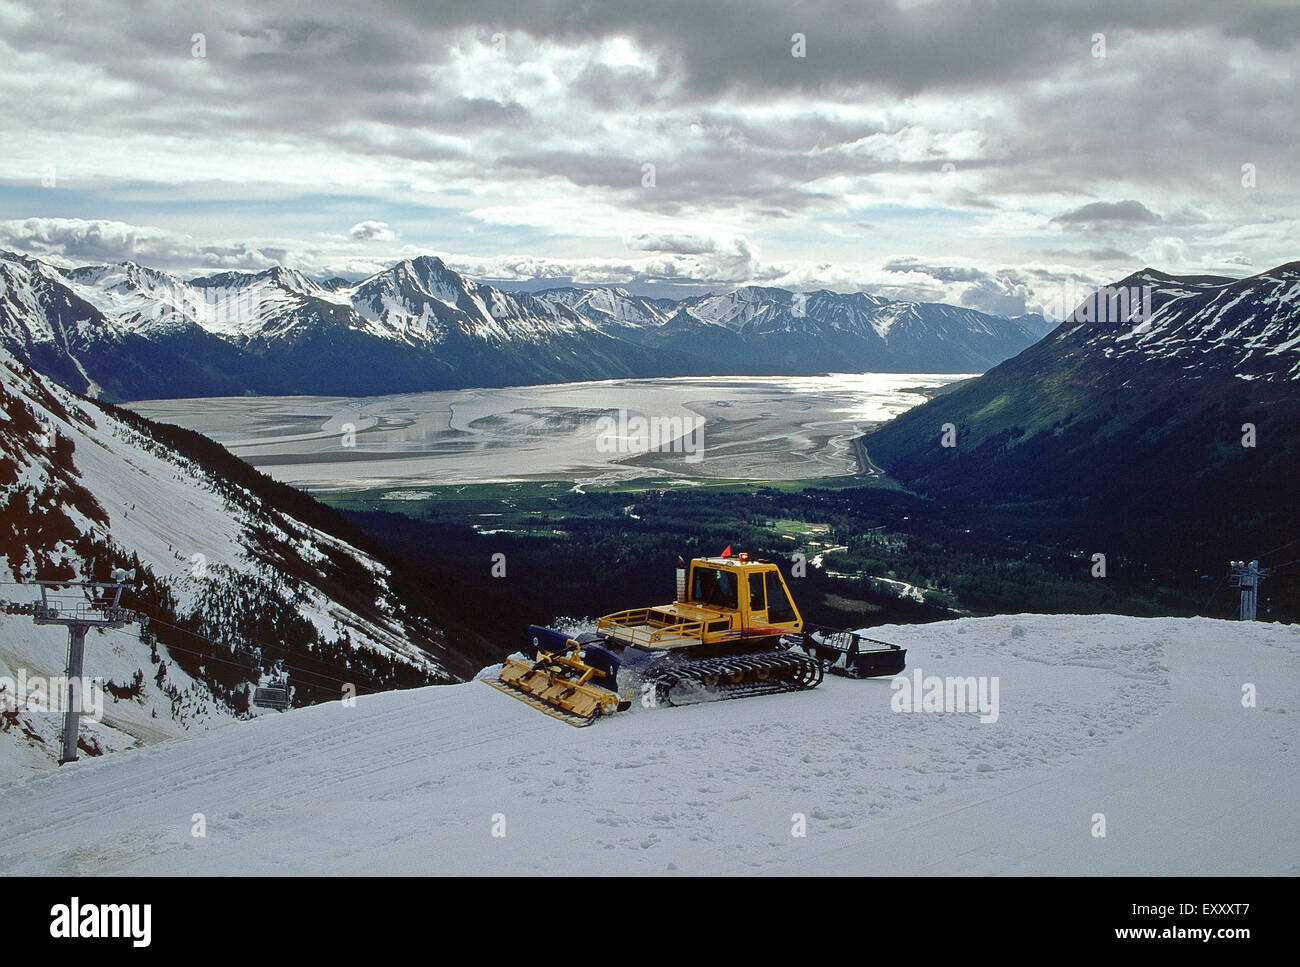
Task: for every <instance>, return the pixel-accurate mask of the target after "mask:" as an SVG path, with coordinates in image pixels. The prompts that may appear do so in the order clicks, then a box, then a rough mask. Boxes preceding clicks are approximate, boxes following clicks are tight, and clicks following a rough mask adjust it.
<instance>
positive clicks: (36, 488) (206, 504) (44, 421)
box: [0, 349, 482, 768]
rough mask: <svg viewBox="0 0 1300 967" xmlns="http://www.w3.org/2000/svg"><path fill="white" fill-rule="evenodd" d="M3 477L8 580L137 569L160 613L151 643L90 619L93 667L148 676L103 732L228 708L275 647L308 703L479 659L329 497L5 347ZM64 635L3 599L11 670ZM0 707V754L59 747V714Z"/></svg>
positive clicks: (15, 757)
mask: <svg viewBox="0 0 1300 967" xmlns="http://www.w3.org/2000/svg"><path fill="white" fill-rule="evenodd" d="M0 492H2V493H3V511H2V512H0V599H5V600H11V601H20V602H21V601H32V600H35V599H36V598H37V596H38V594H37V591H36V589H35V588H33V587H32V586H31V585H30V584H28V583H27V582H30V581H32V580H36V579H42V580H43V579H50V580H58V579H68V580H77V579H90V578H94V579H101V580H102V579H103V578H104V577H105V576H106V575H107V573H108V571H109V570H110V569H111V568H112V567H115V566H121V567H126V568H135V569H137V570H138V571H139V572H140V575H141V577H140V587H139V589H138V590H137V591H135V592H128V594H127V595H126V596H125V597H124V599H123V604H124V605H125V606H127V607H132V608H136V609H139V610H141V611H143V612H145V613H146V614H148V615H150V616H151V618H152V619H153V620H151V622H150V625H149V631H150V632H152V634H153V635H154V636H155V637H156V641H157V648H158V655H157V657H156V658H155V657H154V655H153V653H152V649H151V647H150V644H148V643H146V642H145V641H142V640H140V637H139V629H138V628H136V627H131V628H129V629H128V630H126V631H122V632H112V633H107V634H102V635H92V636H91V640H90V641H89V642H88V648H87V651H88V658H87V674H88V675H100V674H103V675H106V676H108V677H114V678H115V680H116V682H117V684H118V685H119V686H124V687H129V686H128V683H129V682H130V681H131V679H132V678H134V677H136V676H135V674H134V673H135V672H137V671H138V672H140V673H141V674H140V676H139V678H140V679H141V681H142V684H143V690H142V691H138V692H137V693H136V694H135V695H132V696H130V697H129V698H128V699H127V700H126V701H124V702H122V703H120V704H121V705H122V706H123V708H121V709H120V710H118V711H117V712H112V713H111V714H110V716H109V717H108V718H107V719H106V720H105V722H104V723H101V724H100V725H89V726H88V729H87V735H86V742H87V743H88V745H87V747H88V748H90V749H91V750H92V752H93V751H100V750H103V749H112V748H120V747H122V746H124V745H130V744H132V743H133V742H135V741H142V740H144V739H145V738H147V737H150V736H153V737H156V736H157V735H158V734H160V733H161V734H169V733H175V732H176V731H177V730H178V729H183V728H186V727H188V726H189V725H191V724H198V725H201V724H202V723H203V722H208V723H212V722H220V721H223V720H229V718H230V717H231V716H233V715H235V714H239V713H242V712H244V711H246V710H247V700H248V688H249V686H250V684H252V683H255V682H256V681H257V680H258V678H259V676H260V675H262V674H264V673H269V672H271V671H273V670H275V669H276V668H280V667H290V668H291V671H290V675H291V678H292V679H293V680H294V687H295V691H296V696H295V699H296V701H297V702H299V703H302V702H310V701H320V700H322V699H325V698H335V697H338V695H339V694H340V691H341V689H342V688H343V686H344V685H345V684H346V683H352V684H354V685H355V687H356V690H357V691H358V692H361V693H365V692H371V691H376V690H380V689H383V688H392V687H401V686H410V685H418V684H428V683H431V682H439V681H455V680H458V679H460V678H463V677H465V676H467V675H468V674H470V673H472V671H473V670H474V669H475V668H477V667H478V666H479V664H481V650H482V642H481V641H480V640H478V639H477V638H476V637H474V636H472V635H469V634H465V633H460V632H458V631H454V630H453V631H448V630H446V629H447V627H449V626H448V625H446V624H445V623H444V622H442V621H441V619H440V618H439V616H438V615H436V614H435V613H434V610H433V609H432V608H431V607H430V606H429V605H428V604H427V602H426V600H425V598H424V595H423V592H422V591H421V589H420V587H419V586H418V584H415V583H413V582H412V581H410V580H408V579H407V578H406V577H404V576H403V574H402V573H401V571H400V568H398V567H397V566H395V562H393V561H391V560H390V559H389V558H387V557H386V556H384V555H383V554H382V552H379V551H377V550H375V549H373V548H372V547H370V544H369V542H368V541H367V540H366V539H365V538H364V536H362V535H361V534H360V533H359V532H355V531H354V530H353V529H352V528H350V527H349V526H348V525H347V524H346V522H344V521H343V520H342V519H341V518H340V517H338V516H337V515H336V514H334V513H333V512H332V511H331V510H329V509H328V508H326V507H324V506H322V505H320V504H317V503H316V502H315V501H313V500H312V499H311V498H309V497H307V496H306V495H304V494H302V493H299V492H298V491H295V490H292V489H291V488H288V487H285V486H283V485H280V484H276V483H275V482H273V481H271V480H270V479H269V478H266V477H263V476H262V475H261V474H259V473H257V472H256V471H254V470H253V469H252V468H251V467H248V466H247V465H246V464H244V463H242V462H241V461H239V460H237V459H235V458H234V457H232V456H231V455H230V454H229V453H228V452H226V451H225V450H223V449H222V448H221V447H219V446H217V445H216V444H214V443H212V442H211V441H209V440H207V439H205V438H203V437H201V436H198V435H197V434H194V433H190V432H189V431H185V430H180V429H178V428H176V427H165V426H160V425H157V424H153V423H150V422H149V421H147V420H145V419H143V418H141V417H138V416H135V415H134V414H131V413H128V412H126V411H123V410H118V409H116V408H113V407H106V406H104V405H102V404H98V403H94V402H91V401H89V400H86V399H82V398H79V397H77V396H74V395H73V394H72V393H70V392H68V391H67V390H66V389H64V388H62V387H60V386H58V385H57V384H55V383H54V382H53V381H52V380H50V379H48V378H46V377H43V376H41V375H40V374H38V373H36V372H35V371H34V370H32V369H31V368H30V367H28V366H26V365H24V364H23V363H21V362H20V361H18V360H17V359H15V358H14V357H13V356H12V355H11V354H10V353H9V352H7V351H6V350H3V349H0ZM65 597H66V594H65ZM450 627H452V628H453V629H454V627H455V626H454V625H452V626H450ZM66 650H67V639H66V634H65V633H64V632H63V630H62V629H59V628H39V629H38V628H36V627H34V626H33V624H32V621H31V619H30V618H28V617H24V616H18V615H14V616H0V679H2V678H6V677H8V678H15V677H16V676H17V675H18V674H19V673H20V672H24V673H25V675H26V676H27V677H32V676H34V675H36V676H46V677H49V676H54V675H60V674H62V669H63V660H64V657H65V655H66ZM162 668H165V669H166V670H165V671H161V672H160V669H162ZM8 698H10V699H12V698H13V696H8ZM4 704H5V702H4V701H3V699H0V705H4ZM110 711H111V710H110ZM154 712H157V713H158V719H161V720H162V721H161V722H159V721H158V719H155V718H154V716H153V715H152V713H154ZM2 718H3V721H0V748H2V749H3V754H2V755H0V758H2V759H5V760H6V761H7V762H9V761H13V762H18V763H20V764H21V766H22V767H23V768H26V767H33V768H35V767H41V766H48V765H50V764H52V759H51V756H52V755H54V754H56V753H57V748H56V746H57V743H56V742H54V741H53V736H54V735H55V734H56V732H57V728H58V722H57V719H58V717H57V716H55V715H53V714H50V713H47V712H42V711H41V710H40V709H32V708H21V709H18V710H16V711H14V714H5V715H4V716H3V717H2ZM115 722H116V723H117V724H116V725H115V724H114V723H115ZM11 753H12V755H11Z"/></svg>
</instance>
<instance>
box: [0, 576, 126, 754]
mask: <svg viewBox="0 0 1300 967" xmlns="http://www.w3.org/2000/svg"><path fill="white" fill-rule="evenodd" d="M134 580H135V571H134V570H130V571H125V570H122V569H121V568H114V569H113V573H112V580H109V581H35V582H33V583H34V584H36V585H38V586H39V587H40V589H41V600H40V601H39V602H36V601H32V602H21V603H19V602H5V603H4V609H3V610H4V611H5V612H7V613H9V614H26V615H30V616H31V618H32V620H33V621H35V622H36V624H38V625H63V626H64V627H66V628H67V629H68V672H67V681H66V683H65V684H66V688H67V694H66V699H67V705H66V708H65V710H64V717H63V754H62V756H60V758H59V765H64V764H65V763H68V762H76V761H77V730H78V728H79V727H80V724H81V705H82V700H83V697H82V695H81V694H80V693H81V691H82V688H81V676H82V670H83V668H84V666H85V657H86V632H87V631H89V630H90V629H91V628H122V627H125V626H126V625H129V624H135V623H137V622H139V623H141V624H143V623H145V622H147V621H148V620H149V619H148V618H147V617H146V616H145V615H142V614H140V613H139V612H137V611H132V610H131V609H130V608H123V607H122V606H121V600H122V591H123V590H125V589H126V588H129V587H131V586H132V585H131V582H132V581H134ZM71 587H79V588H81V589H82V591H83V592H84V594H85V598H86V600H85V602H84V603H83V602H80V601H78V602H76V603H74V604H72V605H71V606H67V605H65V604H63V603H62V602H60V601H58V600H57V599H56V600H51V599H50V596H49V589H50V588H71Z"/></svg>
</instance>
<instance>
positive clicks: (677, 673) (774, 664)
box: [650, 651, 825, 706]
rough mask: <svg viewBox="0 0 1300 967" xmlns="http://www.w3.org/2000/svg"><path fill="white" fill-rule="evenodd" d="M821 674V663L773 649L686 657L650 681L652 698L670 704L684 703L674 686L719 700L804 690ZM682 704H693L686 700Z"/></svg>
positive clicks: (822, 673)
mask: <svg viewBox="0 0 1300 967" xmlns="http://www.w3.org/2000/svg"><path fill="white" fill-rule="evenodd" d="M824 675H825V670H824V669H823V668H822V666H821V662H818V661H816V660H814V659H812V658H809V657H807V656H806V655H801V654H797V653H794V652H789V651H776V652H763V653H760V654H754V655H731V656H728V657H726V658H694V659H688V660H687V661H684V662H681V663H679V664H674V665H672V666H670V667H668V668H665V669H663V670H661V671H658V672H656V673H655V674H654V675H652V676H651V679H650V680H651V681H652V682H653V683H654V686H655V701H656V702H662V703H663V704H665V705H668V706H672V705H675V704H683V703H678V702H674V701H673V698H672V691H673V689H674V688H677V687H678V686H681V685H685V686H686V688H687V690H688V692H689V693H694V694H698V695H702V696H704V697H703V698H702V699H700V701H722V700H725V699H732V698H750V697H751V696H755V695H778V694H780V693H782V692H801V691H807V690H808V689H810V688H816V687H817V686H818V685H820V684H821V682H822V678H823V676H824ZM684 704H695V703H694V702H691V701H689V699H688V700H687V702H686V703H684Z"/></svg>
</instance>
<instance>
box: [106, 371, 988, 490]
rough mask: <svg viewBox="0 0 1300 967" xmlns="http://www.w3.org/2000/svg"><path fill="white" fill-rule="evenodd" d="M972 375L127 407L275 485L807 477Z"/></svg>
mask: <svg viewBox="0 0 1300 967" xmlns="http://www.w3.org/2000/svg"><path fill="white" fill-rule="evenodd" d="M965 378H967V377H966V376H962V375H953V374H907V373H855V374H832V375H828V376H784V377H767V376H764V377H744V376H722V377H691V378H667V379H627V380H602V381H599V382H588V383H563V384H555V385H546V386H524V387H505V388H497V389H470V390H449V391H445V392H435V393H408V394H400V395H394V396H371V397H364V398H355V399H348V398H341V397H325V396H280V397H223V398H211V399H185V400H151V401H144V402H137V403H132V404H130V408H131V409H133V410H135V411H136V412H138V413H140V414H141V415H143V416H146V417H148V418H150V419H153V420H158V421H160V422H164V423H175V424H177V425H180V426H183V427H187V428H189V429H192V430H196V431H198V432H199V433H203V434H204V435H206V436H209V437H211V438H212V439H214V440H216V441H217V442H219V443H221V444H222V445H224V446H225V447H226V448H227V449H229V450H230V451H232V452H233V453H235V454H236V455H237V456H239V457H240V458H242V459H244V460H246V461H248V462H249V463H251V464H253V465H254V466H256V467H258V468H260V469H261V470H263V472H265V473H268V474H270V475H271V476H272V477H275V478H276V479H277V480H280V481H283V482H284V483H288V484H292V485H294V486H297V487H303V488H305V489H308V490H312V491H339V490H359V489H366V488H377V487H386V488H403V487H418V486H420V485H429V486H435V485H437V486H443V485H448V484H451V485H459V484H466V483H488V482H509V481H538V480H544V481H552V480H562V481H570V482H572V483H573V484H575V485H579V486H583V485H593V486H599V485H601V484H609V483H616V482H618V481H622V480H631V479H663V480H664V481H665V482H671V481H673V480H676V481H678V482H680V483H687V482H691V481H697V480H802V479H809V478H818V477H834V476H841V475H846V474H852V473H856V472H858V470H859V467H858V461H857V458H856V456H855V454H854V449H853V446H852V440H853V437H855V436H856V435H858V434H860V433H862V432H863V431H864V430H865V429H867V428H868V427H869V426H871V425H873V424H875V423H879V422H882V421H884V420H888V419H890V418H892V417H894V416H897V415H898V414H899V413H902V412H903V411H905V410H907V409H910V408H911V407H913V406H916V405H917V404H919V403H921V402H923V401H924V400H925V399H926V397H927V395H928V394H929V392H930V391H933V390H934V389H936V388H938V387H941V386H944V385H946V384H948V383H951V382H954V381H956V380H959V379H965ZM638 421H640V422H638ZM646 428H649V429H650V430H651V431H652V433H651V434H649V435H647V434H646V433H644V432H643V431H644V430H645V429H646ZM648 442H653V443H654V445H655V447H656V449H647V447H646V444H647V443H648Z"/></svg>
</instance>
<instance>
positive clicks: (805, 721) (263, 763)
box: [0, 615, 1300, 877]
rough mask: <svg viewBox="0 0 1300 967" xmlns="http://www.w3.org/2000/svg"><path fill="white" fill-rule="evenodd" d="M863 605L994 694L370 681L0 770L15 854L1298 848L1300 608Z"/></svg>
mask: <svg viewBox="0 0 1300 967" xmlns="http://www.w3.org/2000/svg"><path fill="white" fill-rule="evenodd" d="M870 633H871V634H872V635H873V636H874V637H879V638H883V639H885V640H889V641H894V642H896V643H898V644H899V645H902V646H903V647H905V648H907V650H908V664H909V668H908V670H907V671H906V672H905V673H904V676H903V678H902V682H903V684H905V685H906V686H907V688H908V690H909V691H911V690H912V688H913V687H914V686H913V683H914V681H915V679H914V677H913V676H915V675H916V674H918V673H919V674H921V675H923V676H925V677H926V678H932V679H934V680H937V681H939V682H940V683H941V684H942V683H944V682H945V681H947V680H948V679H954V680H963V679H966V678H967V677H971V676H976V677H978V678H980V679H982V680H984V681H986V682H989V683H990V684H991V683H992V682H993V681H996V682H998V683H999V688H998V702H997V704H998V715H997V717H996V720H995V721H988V719H989V718H991V716H981V715H980V714H978V713H977V712H974V711H965V712H963V711H959V710H955V709H953V710H949V711H919V710H918V711H908V710H905V709H903V708H901V706H900V703H897V702H896V698H897V697H898V696H899V695H900V694H901V693H900V690H899V689H898V688H896V687H895V686H894V684H893V682H891V681H890V680H887V679H879V680H869V681H850V680H847V679H842V678H835V677H828V678H827V680H826V681H825V682H824V683H823V684H822V685H821V686H819V687H818V688H816V689H814V690H812V691H808V692H799V693H787V694H783V695H771V696H765V697H760V698H748V699H744V700H741V701H731V702H709V703H704V704H700V705H692V706H687V707H683V708H657V709H642V708H640V707H639V706H637V705H634V706H633V708H632V709H631V710H629V711H627V712H620V713H618V714H617V715H612V716H609V717H608V718H605V719H602V720H601V721H600V722H598V723H596V724H595V725H594V726H592V727H591V728H589V729H574V728H571V727H569V726H568V725H566V724H564V723H563V722H558V721H556V720H555V719H552V718H549V717H547V716H544V715H542V714H540V713H538V712H537V711H535V710H533V709H531V708H529V707H528V706H526V705H524V704H522V703H520V702H517V701H515V700H514V699H512V698H510V697H508V696H506V695H502V694H501V693H499V692H497V691H496V690H495V689H492V688H489V687H488V686H487V685H484V684H482V683H480V682H470V683H467V684H464V685H452V686H444V687H439V688H432V689H417V690H412V691H404V692H390V693H386V694H382V695H371V696H363V697H361V698H360V699H359V700H358V702H357V706H356V708H354V709H351V710H344V709H341V708H340V707H339V706H338V705H337V704H326V705H319V706H315V707H313V708H307V709H295V710H293V711H291V712H289V713H287V714H285V715H273V716H263V717H261V718H259V719H258V720H257V721H254V722H246V723H245V722H241V723H238V724H235V725H231V726H230V727H228V728H222V729H219V730H216V731H213V732H210V733H208V734H205V735H201V736H196V737H193V738H189V739H186V740H183V741H172V742H162V743H160V744H158V745H155V746H153V747H152V748H150V749H147V750H132V751H128V752H124V753H121V754H120V755H114V756H111V757H109V758H107V759H102V760H96V761H91V760H83V761H82V762H79V763H77V764H76V765H75V766H70V767H67V768H64V769H60V770H59V771H58V773H57V774H55V775H49V776H41V777H36V778H33V779H31V780H29V781H27V782H24V783H23V784H21V785H15V786H11V787H9V788H7V789H2V790H0V828H3V829H4V830H5V836H4V837H3V839H0V873H9V874H13V873H25V874H27V875H44V874H61V875H76V874H83V873H84V874H102V873H104V872H106V871H109V870H111V871H113V872H114V873H116V874H126V875H141V874H144V875H178V874H179V875H236V876H248V875H276V876H283V875H295V874H311V875H319V874H322V873H328V874H330V875H335V876H337V875H339V874H365V875H375V874H388V875H430V874H444V875H446V874H461V875H466V874H525V875H552V874H565V875H569V874H572V873H573V872H574V871H575V870H582V871H600V872H602V873H605V874H613V875H625V876H645V875H659V876H663V875H674V874H676V875H685V876H689V875H702V874H713V875H718V874H733V875H754V874H760V873H775V874H782V873H784V874H795V875H811V876H822V877H825V876H834V875H848V874H857V875H861V874H874V875H906V874H914V875H915V874H923V875H942V874H951V875H1006V874H1037V875H1048V876H1060V875H1092V876H1096V875H1117V874H1130V875H1131V874H1141V875H1146V876H1151V875H1172V874H1181V875H1202V876H1206V875H1219V876H1222V875H1229V874H1238V875H1265V874H1271V875H1280V876H1294V875H1296V873H1297V872H1300V798H1297V796H1296V795H1295V767H1296V758H1295V750H1296V748H1297V740H1300V735H1298V734H1297V729H1298V728H1300V726H1298V724H1297V723H1300V714H1297V713H1300V707H1298V706H1297V696H1298V695H1300V674H1298V672H1300V661H1297V658H1300V635H1298V634H1297V632H1296V629H1295V628H1292V627H1287V626H1284V625H1275V624H1262V623H1244V622H1231V621H1214V620H1209V619H1203V618H1195V619H1178V618H1147V619H1143V618H1124V617H1115V616H1112V615H1090V616H1079V615H1054V616H1048V615H1006V616H998V617H990V618H977V619H962V620H960V621H946V622H939V623H935V624H922V625H905V626H885V627H877V628H873V629H871V632H870ZM1243 681H1248V682H1252V683H1255V685H1256V686H1257V688H1258V697H1257V703H1256V705H1255V706H1254V707H1244V706H1243V701H1242V682H1243ZM981 718H984V719H986V720H985V721H981ZM123 790H128V792H126V793H124V792H123ZM196 803H199V804H202V809H203V811H204V812H205V814H206V816H207V836H206V837H205V838H203V839H196V838H194V837H193V836H192V835H191V830H190V826H189V818H190V816H191V815H192V814H193V812H194V810H195V808H196V806H195V804H196ZM1098 813H1100V814H1102V815H1103V816H1104V819H1105V828H1104V832H1105V835H1104V836H1098V835H1097V827H1098V818H1097V814H1098ZM1225 817H1227V818H1226V819H1225ZM502 834H504V835H502ZM801 834H802V835H801Z"/></svg>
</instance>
